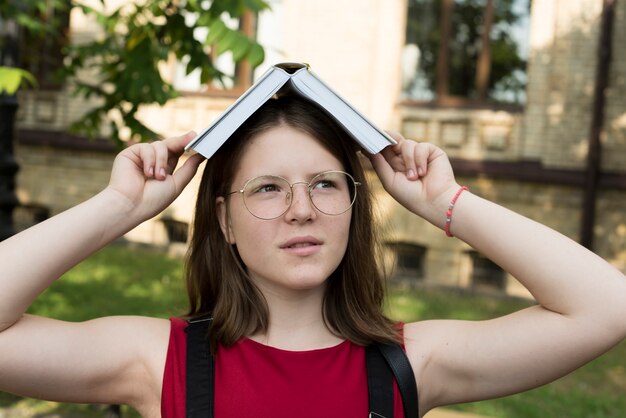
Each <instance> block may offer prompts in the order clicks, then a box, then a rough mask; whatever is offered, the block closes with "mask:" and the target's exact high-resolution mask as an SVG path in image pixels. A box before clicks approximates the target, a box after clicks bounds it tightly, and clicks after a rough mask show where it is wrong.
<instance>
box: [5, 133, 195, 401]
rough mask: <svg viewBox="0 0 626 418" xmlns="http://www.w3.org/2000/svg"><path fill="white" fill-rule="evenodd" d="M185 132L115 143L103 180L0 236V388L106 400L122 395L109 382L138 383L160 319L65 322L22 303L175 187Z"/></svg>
mask: <svg viewBox="0 0 626 418" xmlns="http://www.w3.org/2000/svg"><path fill="white" fill-rule="evenodd" d="M191 138H192V135H187V136H183V137H178V138H171V139H168V140H165V141H159V142H155V143H152V144H138V145H134V146H132V147H130V148H128V149H126V150H124V151H123V152H121V153H120V154H119V155H118V156H117V158H116V160H115V163H114V166H113V171H112V174H111V181H110V183H109V186H108V187H107V188H106V189H105V190H103V191H102V192H101V193H99V194H98V195H96V196H94V197H93V198H91V199H89V200H87V201H86V202H84V203H82V204H80V205H78V206H76V207H74V208H71V209H69V210H67V211H66V212H64V213H61V214H59V215H57V216H55V217H53V218H51V219H49V220H47V221H45V222H43V223H41V224H39V225H36V226H35V227H33V228H31V229H29V230H26V231H24V232H22V233H20V234H18V235H16V236H14V237H12V238H10V239H8V240H6V241H4V242H2V243H0V260H1V261H0V264H1V271H2V272H3V273H2V275H0V390H5V391H9V392H13V393H20V394H24V395H28V396H36V397H41V398H45V399H55V400H68V401H74V400H80V401H82V402H85V401H90V402H104V401H106V402H111V403H113V402H119V401H124V400H129V399H128V397H129V396H131V395H130V394H129V393H126V392H125V393H126V394H125V395H124V396H126V399H122V398H123V396H121V393H122V392H123V391H120V390H119V388H128V386H129V385H132V384H134V385H135V391H134V392H133V393H134V394H135V395H132V396H134V397H135V398H136V397H137V396H136V394H137V393H138V392H140V391H141V390H143V389H142V388H141V387H140V385H138V383H139V381H138V380H137V379H138V378H139V377H141V378H142V379H147V378H148V376H149V375H151V374H152V375H154V373H155V371H154V370H155V369H154V368H155V367H157V368H158V367H159V366H158V364H161V363H159V362H162V361H163V360H164V352H163V349H164V347H166V346H167V335H168V330H169V325H168V324H167V321H162V320H148V319H146V318H135V319H131V318H121V317H118V318H105V319H99V320H94V321H88V322H85V323H82V324H70V323H66V322H62V321H55V320H50V319H44V318H36V317H32V316H25V315H24V312H25V310H26V309H27V308H28V307H29V306H30V304H31V303H32V301H33V300H34V299H35V298H36V297H37V295H39V294H40V293H41V292H42V291H43V290H45V289H46V288H47V287H48V286H49V285H50V284H51V283H52V282H54V281H55V280H56V279H57V278H58V277H59V276H61V275H62V274H63V273H64V272H66V271H67V270H68V269H70V268H71V267H73V266H74V265H76V264H77V263H79V262H80V261H82V260H83V259H84V258H86V257H87V256H89V255H90V254H91V253H93V252H94V251H97V250H98V249H100V248H102V247H103V246H105V245H106V244H108V243H109V242H111V241H112V240H114V239H116V238H117V237H119V236H121V235H122V234H124V233H125V232H127V231H129V230H130V229H132V228H133V227H135V226H136V225H138V224H139V223H141V222H143V221H144V220H146V219H149V218H150V217H152V216H154V215H155V214H157V213H159V212H160V211H161V210H162V209H164V208H165V207H167V206H168V205H169V204H170V203H171V202H172V201H173V200H174V198H176V196H178V195H179V194H180V192H181V191H182V189H183V188H184V187H185V186H186V185H187V184H188V183H189V181H190V180H191V178H192V176H193V174H194V173H195V171H196V169H197V167H198V165H199V163H200V161H201V157H200V156H193V157H191V158H189V159H188V160H187V161H186V162H185V164H184V165H183V166H182V167H180V168H179V169H178V170H176V171H175V172H174V169H175V167H176V164H177V162H178V159H179V157H180V156H181V154H182V152H183V148H184V145H185V144H186V143H187V142H188V141H189V140H190V139H191ZM144 340H145V341H144ZM150 342H153V343H154V344H150ZM155 365H157V366H155ZM161 366H162V364H161ZM146 370H151V372H150V373H147V372H146ZM131 376H132V379H128V378H129V377H131ZM152 377H154V376H152ZM142 382H144V383H146V381H142ZM157 382H158V384H160V381H159V380H157ZM64 388H68V390H65V389H64ZM69 388H71V390H70V389H69Z"/></svg>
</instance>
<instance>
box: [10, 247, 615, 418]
mask: <svg viewBox="0 0 626 418" xmlns="http://www.w3.org/2000/svg"><path fill="white" fill-rule="evenodd" d="M528 305H529V303H528V302H526V301H523V300H519V299H505V298H494V297H485V296H479V295H471V294H466V293H462V292H458V291H450V290H442V289H426V288H423V289H416V290H392V291H391V292H390V298H389V305H388V312H389V314H390V315H391V316H392V317H394V318H396V319H399V320H402V321H405V322H410V321H416V320H421V319H432V318H456V319H467V320H480V319H486V318H493V317H496V316H500V315H504V314H507V313H509V312H512V311H515V310H518V309H521V308H524V307H526V306H528ZM185 309H186V296H185V292H184V290H183V284H182V268H181V261H180V260H179V259H172V258H169V257H167V256H165V255H163V253H161V252H158V251H154V250H148V249H145V248H142V249H129V248H127V247H123V246H116V245H113V246H110V247H108V248H106V249H104V250H102V251H100V252H99V253H97V254H95V255H94V256H92V257H91V258H89V259H88V260H86V261H84V262H83V263H81V264H80V265H79V266H77V267H76V268H74V269H72V270H71V271H70V272H68V273H67V274H66V275H65V276H64V277H63V278H62V279H61V280H59V281H58V282H57V283H55V284H54V285H53V286H52V287H51V288H50V289H48V290H47V291H46V292H45V293H44V294H43V295H42V296H41V297H40V298H38V299H37V301H36V302H35V303H34V304H33V306H32V307H31V309H30V311H29V312H31V313H34V314H39V315H46V316H50V317H53V318H58V319H65V320H71V321H81V320H85V319H90V318H95V317H100V316H105V315H118V314H124V315H126V314H132V315H149V316H156V317H162V318H167V317H169V316H172V315H179V314H181V313H184V312H185ZM625 359H626V343H622V344H620V345H618V346H617V347H615V348H613V349H612V350H611V351H609V352H608V353H607V354H605V355H604V356H602V357H600V358H599V359H597V360H595V361H593V362H591V363H590V364H588V365H587V366H585V367H583V368H581V369H579V370H577V371H576V372H574V373H572V374H570V375H568V376H566V377H564V378H563V379H560V380H558V381H557V382H555V383H552V384H550V385H547V386H544V387H542V388H539V389H536V390H533V391H530V392H526V393H524V394H520V395H515V396H510V397H506V398H502V399H496V400H492V401H485V402H477V403H471V404H463V405H459V406H456V407H454V409H458V410H463V411H469V412H474V413H479V414H485V415H489V416H492V417H499V418H522V417H523V418H535V417H537V418H538V417H542V418H545V417H559V418H560V417H568V418H569V417H571V418H583V417H584V418H617V417H622V416H624V412H623V411H626V397H625V396H623V395H624V394H626V366H625V364H626V362H625V361H624V360H625ZM3 414H4V415H3ZM105 415H106V414H105V411H104V409H103V407H101V406H91V405H71V404H59V403H54V402H42V401H35V400H32V399H23V398H20V397H16V396H13V395H10V394H7V393H1V392H0V417H24V418H26V417H35V416H36V417H38V418H44V417H53V416H55V417H58V416H62V417H69V418H78V417H84V418H102V417H104V416H105ZM136 416H137V415H136V413H134V412H133V411H130V410H128V409H125V410H124V417H125V418H126V417H136Z"/></svg>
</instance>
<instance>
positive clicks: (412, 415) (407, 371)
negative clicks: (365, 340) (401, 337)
mask: <svg viewBox="0 0 626 418" xmlns="http://www.w3.org/2000/svg"><path fill="white" fill-rule="evenodd" d="M376 346H377V347H378V349H379V350H380V352H381V353H382V355H383V356H384V357H385V360H387V364H388V365H389V368H391V370H392V371H393V375H394V376H395V377H396V382H398V389H400V394H401V395H402V405H403V406H404V416H405V417H406V418H416V417H417V416H418V394H417V384H416V383H415V374H414V373H413V368H412V367H411V363H409V359H408V358H407V356H406V353H405V352H404V350H403V349H402V347H400V346H399V345H398V344H382V343H380V344H377V345H376Z"/></svg>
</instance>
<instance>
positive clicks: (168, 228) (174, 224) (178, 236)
mask: <svg viewBox="0 0 626 418" xmlns="http://www.w3.org/2000/svg"><path fill="white" fill-rule="evenodd" d="M161 221H162V222H163V225H164V226H165V232H166V234H167V240H168V241H169V242H170V243H172V242H182V243H185V242H187V238H188V235H189V224H188V223H187V222H181V221H177V220H175V219H172V218H163V219H161Z"/></svg>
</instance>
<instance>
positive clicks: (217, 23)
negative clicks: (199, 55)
mask: <svg viewBox="0 0 626 418" xmlns="http://www.w3.org/2000/svg"><path fill="white" fill-rule="evenodd" d="M228 31H229V29H228V27H227V26H226V24H225V23H224V22H223V21H222V20H220V19H215V20H214V21H213V23H211V25H210V26H209V34H208V35H207V37H206V40H205V41H204V44H205V45H211V44H214V43H216V42H217V41H218V40H219V39H221V38H222V37H223V36H224V35H225V34H227V32H228Z"/></svg>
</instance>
